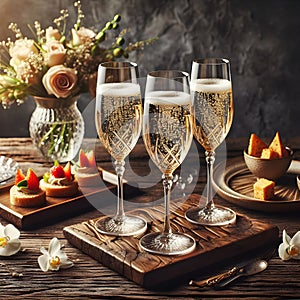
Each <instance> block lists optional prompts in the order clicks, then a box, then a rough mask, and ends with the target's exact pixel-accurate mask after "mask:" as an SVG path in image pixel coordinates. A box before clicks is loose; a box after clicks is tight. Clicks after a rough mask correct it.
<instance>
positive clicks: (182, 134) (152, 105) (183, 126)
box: [140, 71, 195, 255]
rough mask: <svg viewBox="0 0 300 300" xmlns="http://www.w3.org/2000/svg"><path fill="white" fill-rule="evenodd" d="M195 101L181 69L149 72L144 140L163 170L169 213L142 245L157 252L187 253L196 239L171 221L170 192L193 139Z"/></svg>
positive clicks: (166, 206) (149, 250) (166, 207)
mask: <svg viewBox="0 0 300 300" xmlns="http://www.w3.org/2000/svg"><path fill="white" fill-rule="evenodd" d="M191 109H192V101H191V97H190V93H189V75H188V74H187V73H185V72H180V71H153V72H150V73H149V74H148V76H147V81H146V91H145V104H144V118H143V140H144V143H145V147H146V149H147V152H148V154H149V156H150V158H151V159H152V161H153V162H154V164H155V165H156V166H157V167H158V168H159V170H160V171H161V172H162V173H163V175H162V181H163V187H164V200H165V217H164V228H163V231H162V232H154V233H149V234H147V235H145V236H143V237H142V238H141V240H140V246H141V248H142V249H144V250H146V251H148V252H151V253H156V254H164V255H175V254H176V255H177V254H186V253H188V252H191V251H192V250H193V249H194V248H195V241H194V239H193V238H192V237H190V236H189V235H186V234H184V233H178V232H176V233H174V232H172V229H171V224H170V192H171V187H172V179H173V175H172V174H173V172H174V170H175V169H176V168H177V167H178V166H180V164H181V163H182V161H183V160H184V158H185V157H186V155H187V153H188V151H189V149H190V146H191V142H192V139H193V133H192V119H191Z"/></svg>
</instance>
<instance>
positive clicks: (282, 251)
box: [278, 243, 291, 260]
mask: <svg viewBox="0 0 300 300" xmlns="http://www.w3.org/2000/svg"><path fill="white" fill-rule="evenodd" d="M287 248H288V245H286V244H284V243H281V244H280V245H279V247H278V255H279V257H280V258H281V259H282V260H289V259H290V258H291V256H290V255H289V254H288V253H287V252H286V250H287Z"/></svg>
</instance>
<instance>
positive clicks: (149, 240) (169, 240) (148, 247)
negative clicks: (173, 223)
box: [140, 232, 196, 255]
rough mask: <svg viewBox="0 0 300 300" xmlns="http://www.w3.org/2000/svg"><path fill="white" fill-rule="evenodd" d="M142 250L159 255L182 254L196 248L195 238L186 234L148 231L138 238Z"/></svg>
mask: <svg viewBox="0 0 300 300" xmlns="http://www.w3.org/2000/svg"><path fill="white" fill-rule="evenodd" d="M140 246H141V248H142V249H143V250H145V251H147V252H150V253H154V254H160V255H183V254H187V253H190V252H192V251H193V250H194V249H195V248H196V243H195V240H194V239H193V238H192V237H190V236H189V235H187V234H183V233H170V234H164V233H160V232H154V233H149V234H147V235H145V236H143V237H142V238H141V240H140Z"/></svg>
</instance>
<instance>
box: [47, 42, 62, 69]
mask: <svg viewBox="0 0 300 300" xmlns="http://www.w3.org/2000/svg"><path fill="white" fill-rule="evenodd" d="M45 50H46V51H47V52H46V54H45V62H46V64H47V65H48V66H49V67H52V66H55V65H61V64H63V63H64V62H65V58H66V52H67V51H66V49H65V47H64V45H63V44H62V43H60V42H59V41H56V40H50V41H48V42H47V43H46V45H45Z"/></svg>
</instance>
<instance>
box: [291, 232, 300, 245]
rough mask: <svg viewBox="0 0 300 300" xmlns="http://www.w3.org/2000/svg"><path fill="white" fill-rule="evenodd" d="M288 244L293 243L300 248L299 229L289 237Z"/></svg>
mask: <svg viewBox="0 0 300 300" xmlns="http://www.w3.org/2000/svg"><path fill="white" fill-rule="evenodd" d="M290 245H295V246H297V247H299V248H300V231H298V232H297V233H296V234H295V235H294V236H293V237H292V239H291V241H290Z"/></svg>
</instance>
